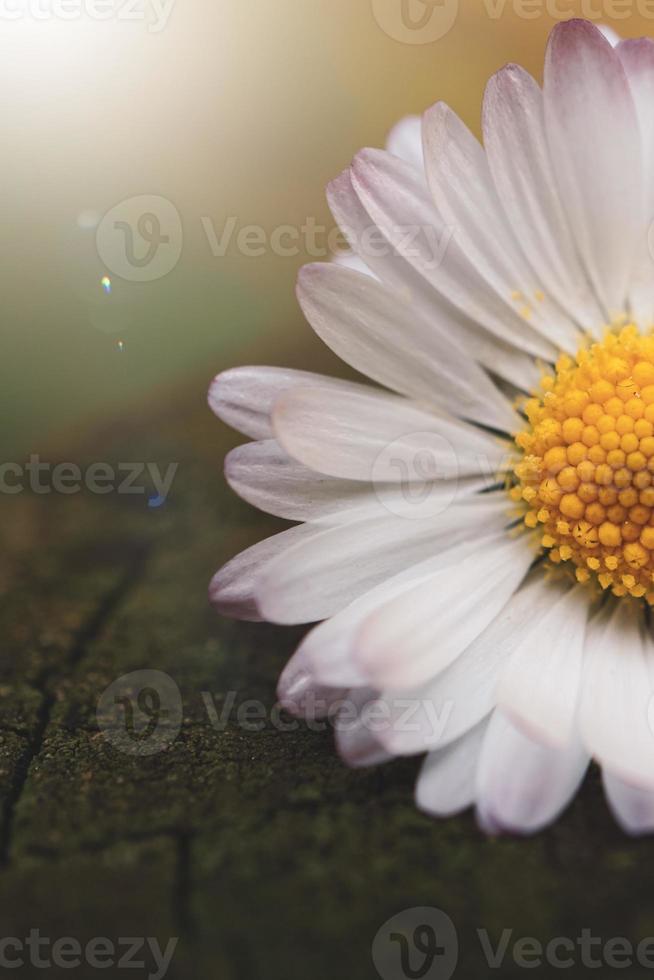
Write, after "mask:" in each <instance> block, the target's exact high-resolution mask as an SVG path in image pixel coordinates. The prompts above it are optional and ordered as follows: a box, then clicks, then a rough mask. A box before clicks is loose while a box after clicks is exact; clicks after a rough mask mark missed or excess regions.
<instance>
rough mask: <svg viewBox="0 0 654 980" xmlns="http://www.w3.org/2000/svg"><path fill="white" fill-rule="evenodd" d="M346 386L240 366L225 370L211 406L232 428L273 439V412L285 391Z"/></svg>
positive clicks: (302, 374) (284, 371) (286, 370)
mask: <svg viewBox="0 0 654 980" xmlns="http://www.w3.org/2000/svg"><path fill="white" fill-rule="evenodd" d="M308 384H309V385H321V386H325V387H326V386H328V385H336V386H339V385H345V386H346V387H347V382H346V381H339V380H338V379H336V378H326V377H324V376H323V375H320V374H312V373H311V372H310V371H295V370H294V369H293V368H278V367H237V368H230V370H228V371H223V373H222V374H219V375H218V377H217V378H215V379H214V381H213V382H212V384H211V387H210V388H209V406H210V407H211V409H212V411H213V412H215V414H216V415H217V416H218V418H219V419H222V420H223V422H226V423H227V425H230V426H231V427H232V428H233V429H238V431H239V432H242V433H243V434H244V435H246V436H250V438H252V439H270V438H271V437H272V428H271V425H270V413H271V410H272V406H273V402H274V401H275V399H276V398H278V397H279V395H281V394H282V392H284V391H287V390H288V389H289V388H293V387H294V386H298V385H300V386H301V385H308Z"/></svg>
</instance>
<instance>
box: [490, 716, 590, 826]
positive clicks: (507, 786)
mask: <svg viewBox="0 0 654 980" xmlns="http://www.w3.org/2000/svg"><path fill="white" fill-rule="evenodd" d="M587 767H588V755H587V754H586V753H585V752H584V750H583V749H582V748H581V745H580V743H579V742H578V740H576V739H575V740H574V741H573V742H572V743H571V744H570V745H568V746H566V748H565V749H563V750H560V749H551V748H546V747H545V746H543V745H539V744H538V743H537V742H533V741H531V739H529V738H527V736H526V735H524V734H523V733H522V732H520V731H519V730H518V729H517V728H516V727H515V726H514V725H513V724H512V723H511V722H510V721H509V719H508V718H506V716H505V715H504V714H503V713H502V712H501V711H499V710H498V711H496V712H495V713H494V714H493V716H492V718H491V721H490V725H489V726H488V731H487V733H486V737H485V739H484V744H483V746H482V750H481V757H480V760H479V770H478V777H477V778H478V781H477V817H478V820H479V823H480V826H481V827H482V829H483V830H486V831H487V832H488V833H497V832H500V831H508V832H509V833H517V834H534V833H536V832H537V831H539V830H542V829H543V827H546V826H547V824H549V823H551V822H552V821H553V820H554V819H555V818H556V817H557V816H558V815H559V814H560V813H561V812H562V810H564V809H565V807H566V806H567V805H568V803H569V802H570V800H571V799H572V797H573V796H574V794H575V792H576V791H577V789H578V787H579V785H580V783H581V781H582V779H583V777H584V773H585V772H586V769H587Z"/></svg>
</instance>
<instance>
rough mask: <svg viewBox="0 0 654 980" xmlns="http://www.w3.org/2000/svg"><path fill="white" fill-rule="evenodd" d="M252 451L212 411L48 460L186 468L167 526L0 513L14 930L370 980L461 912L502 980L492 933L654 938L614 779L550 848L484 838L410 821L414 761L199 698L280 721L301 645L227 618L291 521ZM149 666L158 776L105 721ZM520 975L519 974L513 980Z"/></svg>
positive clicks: (257, 973) (187, 972)
mask: <svg viewBox="0 0 654 980" xmlns="http://www.w3.org/2000/svg"><path fill="white" fill-rule="evenodd" d="M238 441H239V440H238V437H237V436H234V435H233V434H230V433H228V432H227V431H226V430H225V429H224V428H223V427H222V426H221V425H220V424H219V423H217V422H216V421H215V420H213V419H212V418H211V417H210V415H209V413H208V411H207V410H206V408H205V407H204V404H203V403H202V402H201V400H200V399H198V402H197V404H196V405H194V406H192V407H190V408H189V407H188V406H184V405H181V406H180V405H171V406H168V407H167V408H166V409H165V410H164V411H162V412H161V413H160V414H159V415H153V416H151V417H150V418H147V419H140V420H135V419H129V420H126V421H123V422H120V421H117V422H116V423H114V424H112V425H108V426H107V427H106V428H104V429H103V430H102V431H99V432H97V433H95V434H94V438H93V440H91V441H90V442H89V443H88V444H87V445H85V446H83V447H82V448H81V449H80V448H79V447H78V448H77V449H76V450H75V451H72V450H70V449H68V455H67V454H66V453H65V452H62V451H60V452H59V453H58V455H57V456H56V457H52V458H53V461H58V460H64V459H66V460H67V459H72V460H77V461H79V462H81V463H84V462H91V461H94V460H98V459H101V460H104V461H109V462H118V461H140V460H143V461H153V462H157V463H159V464H160V465H162V466H166V465H167V464H168V463H170V462H178V463H179V472H178V476H177V479H176V481H175V483H174V486H173V489H172V492H171V495H170V497H169V499H168V501H167V502H166V504H165V505H164V506H163V507H160V508H158V509H153V508H149V507H147V506H146V504H145V501H144V499H143V498H142V497H132V496H119V495H109V496H96V495H93V494H90V493H81V494H78V495H74V496H69V497H67V496H63V495H45V496H37V495H34V494H32V493H29V492H28V493H24V494H20V495H17V496H13V497H3V498H2V500H1V501H0V503H1V506H2V515H3V520H2V531H1V544H2V557H1V558H0V587H1V588H2V614H1V615H2V651H1V660H0V756H1V759H0V796H1V798H2V808H1V825H0V860H1V861H2V865H3V867H2V872H1V874H0V915H1V925H0V937H2V936H15V937H25V936H27V935H28V933H29V931H30V929H34V928H39V929H40V931H41V934H42V935H45V936H49V937H51V938H53V939H55V938H57V937H61V936H73V937H75V938H77V939H78V940H79V941H81V942H85V941H86V940H87V939H90V938H92V937H95V936H106V937H112V938H113V939H114V940H117V939H118V937H124V936H134V937H136V936H157V937H159V939H160V941H161V943H162V945H165V944H166V942H167V941H168V939H169V938H170V937H172V936H180V937H181V942H180V946H179V948H178V950H177V953H176V955H175V958H174V961H173V964H172V966H171V969H170V971H169V973H168V976H169V977H174V978H184V980H190V978H194V977H198V978H208V980H232V978H234V980H236V978H238V980H277V978H280V980H281V978H285V980H308V978H320V980H322V978H325V980H327V978H329V980H331V978H334V977H341V976H342V977H345V978H349V980H365V978H367V977H374V976H376V975H377V974H376V973H375V970H374V968H373V965H372V961H371V952H370V950H371V943H372V940H373V937H374V936H375V934H376V932H377V930H378V928H379V927H380V926H381V925H382V923H383V922H384V921H385V920H386V919H387V918H388V917H389V916H391V915H393V914H394V913H396V912H398V911H400V910H402V909H407V908H412V907H415V906H436V907H438V908H441V909H443V910H444V911H446V912H447V914H448V915H449V916H450V917H451V918H452V920H453V921H454V923H455V926H456V928H457V930H458V933H459V942H460V947H461V949H460V964H459V970H458V973H457V974H456V975H457V976H462V977H465V978H471V977H472V978H474V977H485V976H488V975H489V970H488V967H487V965H486V963H485V962H484V960H483V958H482V957H481V954H480V950H479V943H478V940H477V938H476V929H477V928H485V929H487V930H489V932H490V934H491V936H492V937H494V938H495V939H496V940H497V939H499V937H500V934H501V932H502V930H503V929H507V928H508V929H512V930H514V938H517V937H519V936H521V935H529V936H535V937H538V938H539V939H541V940H542V941H545V942H546V941H547V940H549V939H551V938H552V937H555V936H569V937H572V938H575V937H576V936H578V935H579V930H580V929H581V928H582V927H584V926H586V927H590V928H592V929H593V932H594V934H596V935H599V936H603V937H604V939H608V938H610V937H612V936H626V937H628V938H630V939H631V940H635V941H637V940H639V939H640V938H642V937H643V936H646V935H653V934H654V890H653V888H652V885H651V880H652V871H653V870H654V863H653V859H654V844H653V843H652V842H650V841H631V840H628V839H626V838H625V837H623V835H622V834H621V833H620V832H619V831H618V830H617V829H616V827H615V826H614V824H613V822H612V820H611V818H610V816H609V815H608V813H607V810H606V806H605V804H604V801H603V798H602V793H601V788H600V786H599V782H598V778H597V775H596V774H595V773H593V774H592V775H591V776H590V777H589V780H588V783H587V785H586V786H585V788H584V791H583V793H582V794H581V796H580V797H579V799H578V800H577V801H576V802H575V804H574V805H573V807H572V808H571V810H570V812H569V813H568V814H566V816H565V817H564V819H562V820H561V821H560V822H559V823H558V824H557V825H556V826H555V827H554V828H553V829H551V830H550V831H548V832H547V833H544V834H542V835H540V836H538V837H536V838H535V839H532V840H528V841H514V840H486V839H484V838H483V837H482V836H481V835H480V834H479V833H478V831H477V830H476V827H475V824H474V820H473V819H472V817H471V816H470V815H466V816H464V817H462V818H461V819H458V820H452V821H446V822H437V821H431V820H429V819H427V818H426V817H424V816H422V815H420V814H419V813H418V812H417V811H416V810H415V808H414V806H413V802H412V785H413V780H414V776H415V772H416V768H417V761H415V760H408V761H403V762H398V763H395V764H392V765H389V766H386V767H383V768H380V769H377V770H372V771H366V772H349V771H347V770H346V769H345V768H344V767H343V766H342V764H341V763H340V761H339V759H338V758H337V757H336V754H335V752H334V748H333V744H332V738H331V735H330V734H329V733H328V732H327V733H316V732H312V731H309V730H307V729H306V728H304V727H302V726H300V727H299V729H298V730H297V731H296V732H290V733H289V732H282V731H278V730H277V729H276V728H275V726H274V725H273V724H271V723H267V724H266V725H265V727H264V728H263V730H261V731H245V730H243V727H242V726H240V725H239V724H237V723H236V721H235V718H234V716H233V715H232V718H231V721H230V722H229V724H228V725H227V727H226V728H225V730H224V731H219V730H216V729H215V728H214V727H212V725H211V723H210V721H209V719H208V715H207V710H206V707H205V703H204V700H203V692H209V693H210V694H211V695H212V697H213V698H214V703H215V704H217V705H220V703H221V698H225V697H226V695H227V694H228V692H230V691H233V692H237V694H236V698H237V701H236V704H237V705H238V704H240V703H242V702H245V701H248V700H250V699H259V700H261V701H262V702H263V703H264V704H265V705H267V706H268V707H272V705H273V704H274V700H275V681H276V678H277V675H278V673H279V671H280V669H281V667H282V666H283V664H284V663H285V661H286V659H287V657H288V656H289V654H290V652H291V651H292V649H293V648H294V646H295V645H296V643H297V641H298V638H299V637H300V636H301V635H302V630H298V629H280V628H276V627H271V626H267V625H246V624H238V623H234V622H228V621H224V620H221V619H219V618H218V617H217V616H216V615H215V614H214V613H213V611H212V610H211V609H210V608H209V607H208V605H207V599H206V589H207V583H208V580H209V578H210V576H211V574H212V572H213V571H214V570H215V569H216V568H217V567H218V565H219V564H220V563H222V562H223V561H224V560H225V559H226V558H228V557H230V556H231V555H233V554H234V553H236V552H237V551H238V550H240V549H241V548H242V547H245V546H246V545H247V544H249V543H251V542H253V541H255V540H257V539H259V538H260V537H262V536H264V535H266V534H268V533H272V532H274V531H275V530H276V529H277V528H278V527H279V525H278V524H277V523H276V522H274V521H272V520H270V519H268V518H265V517H262V516H260V515H257V514H256V513H255V512H254V511H253V510H251V509H250V508H249V507H247V506H246V505H245V504H242V503H240V502H239V501H238V500H237V499H236V498H235V497H234V496H233V495H232V494H231V493H230V492H229V491H228V490H227V488H226V487H225V485H224V482H223V479H222V468H221V461H222V457H223V455H224V452H225V450H226V449H227V448H228V447H229V446H230V445H233V444H235V443H236V442H238ZM142 669H150V670H158V671H164V672H166V673H167V674H169V675H170V677H171V678H172V679H173V680H174V681H175V683H176V684H177V685H178V687H179V689H180V692H181V696H182V700H183V705H184V721H183V725H182V727H181V731H180V733H179V735H178V737H177V738H176V739H175V740H174V741H173V742H172V744H170V745H169V747H168V748H167V749H165V750H164V751H160V752H157V753H155V754H153V755H150V756H143V757H140V756H134V755H130V754H126V753H125V752H123V751H121V750H119V749H117V748H115V747H114V746H113V745H112V743H111V741H110V740H109V739H108V738H107V735H106V734H105V733H104V732H103V731H100V730H99V728H98V721H97V715H96V708H97V704H98V699H99V697H100V696H101V694H102V692H103V691H104V690H105V689H106V688H107V686H108V685H110V684H111V683H112V682H114V681H115V680H116V679H117V678H119V677H120V676H122V675H125V674H128V673H130V672H132V671H136V670H142ZM524 972H525V971H524V969H519V968H518V967H517V966H515V965H513V964H512V963H511V962H507V963H506V964H505V965H504V967H503V968H502V970H501V971H500V973H499V974H497V973H496V975H501V976H503V977H504V976H522V975H524ZM532 972H533V971H532ZM535 972H536V974H537V975H543V973H545V972H546V971H535ZM559 972H560V971H559ZM583 972H584V971H583V970H582V968H581V967H579V968H577V969H575V970H573V971H568V974H569V975H574V976H577V975H578V974H580V973H583ZM592 972H593V975H595V976H597V975H601V976H603V975H606V974H604V973H603V972H598V971H592ZM610 972H611V974H612V973H613V971H610ZM623 974H625V971H623ZM650 974H651V971H649V970H644V969H642V970H641V969H638V968H634V969H632V970H630V971H627V975H628V976H630V977H632V976H633V977H638V976H649V975H650ZM13 975H16V976H19V975H26V976H28V975H30V974H29V972H28V970H27V968H26V969H25V971H20V970H17V971H13ZM38 975H46V974H45V973H44V972H43V971H40V972H39V973H38ZM47 975H49V976H59V975H61V976H67V977H71V976H84V977H85V980H87V978H88V977H92V976H95V975H103V974H102V972H100V971H94V970H88V971H86V972H84V971H79V970H77V971H76V970H70V969H68V970H61V971H60V972H57V970H56V969H53V970H51V971H49V972H48V974H47ZM104 975H105V976H107V975H110V976H113V975H116V976H120V975H122V974H121V971H118V972H117V973H115V974H114V973H111V972H109V973H107V972H104ZM127 975H128V976H134V977H138V976H146V975H147V972H146V971H137V970H132V971H131V972H130V973H128V974H127Z"/></svg>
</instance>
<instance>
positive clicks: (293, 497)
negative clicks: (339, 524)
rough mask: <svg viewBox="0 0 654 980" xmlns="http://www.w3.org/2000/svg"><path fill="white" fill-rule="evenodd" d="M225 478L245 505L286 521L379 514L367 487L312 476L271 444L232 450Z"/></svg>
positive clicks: (327, 477)
mask: <svg viewBox="0 0 654 980" xmlns="http://www.w3.org/2000/svg"><path fill="white" fill-rule="evenodd" d="M225 476H226V478H227V481H228V483H229V485H230V487H231V488H232V490H234V491H235V493H237V494H238V495H239V496H240V497H242V498H243V499H244V500H247V501H248V503H250V504H253V506H255V507H258V508H259V510H263V511H266V513H268V514H274V515H275V516H276V517H284V518H286V519H287V520H290V521H307V520H314V521H315V520H320V519H323V518H327V517H330V516H332V515H334V514H338V513H339V512H344V511H350V510H355V509H361V510H362V511H364V512H365V511H381V504H380V503H379V501H378V499H377V497H376V496H375V493H374V491H373V489H372V487H371V486H370V484H368V483H356V482H353V481H349V480H339V479H336V478H334V477H329V476H324V475H323V474H321V473H314V471H313V470H309V469H307V467H306V466H303V465H302V464H301V463H298V462H296V460H294V459H291V458H290V457H289V456H288V454H287V453H286V452H285V451H284V450H283V449H282V448H281V446H280V445H279V443H277V442H275V440H274V439H268V440H265V441H263V442H249V443H247V444H246V445H245V446H239V447H238V448H237V449H233V450H232V451H231V452H230V453H228V455H227V457H226V459H225Z"/></svg>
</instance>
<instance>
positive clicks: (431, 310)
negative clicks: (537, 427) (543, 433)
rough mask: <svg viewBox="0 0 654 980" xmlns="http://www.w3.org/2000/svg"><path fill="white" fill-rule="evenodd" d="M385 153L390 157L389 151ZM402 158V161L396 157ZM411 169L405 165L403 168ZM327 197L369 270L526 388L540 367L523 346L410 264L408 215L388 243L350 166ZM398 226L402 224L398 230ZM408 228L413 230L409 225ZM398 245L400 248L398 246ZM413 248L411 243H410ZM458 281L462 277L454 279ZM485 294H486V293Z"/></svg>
mask: <svg viewBox="0 0 654 980" xmlns="http://www.w3.org/2000/svg"><path fill="white" fill-rule="evenodd" d="M389 159H391V160H392V159H393V158H392V157H390V155H389ZM400 163H401V161H400ZM407 171H408V173H409V174H411V173H412V169H411V168H410V167H406V165H405V171H404V172H405V173H406V172H407ZM412 179H413V180H414V182H415V174H413V178H412ZM327 199H328V202H329V206H330V208H331V211H332V214H333V215H334V218H335V219H336V221H337V222H338V225H339V226H340V228H341V229H342V230H343V232H344V233H345V235H346V236H347V238H348V240H349V242H350V244H351V246H352V248H353V249H355V251H356V252H357V254H359V253H362V254H365V260H364V259H361V261H362V262H363V264H364V265H365V266H366V267H369V268H370V270H371V274H373V275H375V276H376V277H377V278H378V279H380V280H381V281H382V282H384V283H386V284H387V285H388V286H390V287H391V288H392V289H394V290H395V291H396V292H397V294H398V296H399V298H400V299H401V300H402V301H403V302H405V303H406V304H407V306H411V307H412V308H414V309H416V310H417V309H419V310H420V312H421V313H422V314H423V317H424V318H425V319H426V320H428V321H429V322H430V323H432V322H434V323H436V324H437V325H438V327H439V329H440V330H441V331H444V332H446V333H447V335H449V336H452V337H453V338H456V341H457V343H458V342H459V341H460V342H461V344H462V346H464V347H465V350H466V351H467V352H468V353H469V354H470V355H471V356H472V357H474V358H475V359H476V360H478V361H479V362H480V363H481V364H483V365H484V366H485V367H487V368H489V369H490V370H492V371H493V372H494V373H495V374H497V375H498V376H499V377H501V378H504V379H505V380H507V381H510V382H511V383H513V384H514V385H515V386H516V387H518V388H522V389H523V390H524V391H529V390H531V389H532V388H533V387H534V386H535V385H536V384H538V380H539V372H538V370H537V369H536V365H535V364H534V362H533V359H532V358H531V357H530V356H529V355H528V354H527V353H525V352H524V351H523V350H518V348H517V347H515V346H514V345H513V344H507V343H503V342H502V341H500V340H499V339H498V337H497V336H496V335H495V334H494V333H492V332H489V331H487V330H486V329H484V328H483V327H481V326H480V325H479V324H478V323H476V322H475V321H474V320H472V319H470V318H469V317H466V316H464V315H463V314H462V313H460V312H459V311H457V310H456V309H455V307H454V306H452V304H450V303H449V301H447V300H446V299H445V298H444V297H443V296H441V295H440V294H439V293H438V292H436V290H435V289H434V288H433V286H432V285H431V283H430V282H428V281H427V279H425V278H424V276H423V275H422V274H421V273H420V272H418V271H416V269H414V268H413V266H412V265H411V263H410V262H409V261H408V259H407V258H406V257H405V256H404V255H403V254H402V243H403V242H404V249H405V250H406V248H407V246H406V225H407V220H408V219H407V218H406V217H405V218H404V219H403V224H402V226H401V228H400V229H398V228H397V227H394V226H393V225H391V231H394V232H395V235H401V239H402V241H400V242H396V244H393V243H392V242H391V241H389V240H388V238H386V237H385V236H384V235H382V233H381V231H380V230H379V229H378V228H377V226H376V223H375V221H374V220H373V218H372V217H371V216H370V214H368V212H367V210H366V209H365V207H364V206H363V204H362V203H361V200H360V199H359V196H358V195H357V193H356V191H355V189H354V187H353V185H352V171H351V169H348V170H345V171H344V172H343V173H342V174H341V175H340V176H339V177H337V178H336V180H334V181H332V183H331V184H330V185H329V187H328V189H327ZM422 204H425V206H426V207H427V208H428V209H430V211H431V210H433V204H432V203H431V200H430V198H429V196H428V194H427V193H426V191H425V190H424V189H423V191H422V193H421V206H422ZM420 222H421V224H420V226H419V228H422V226H423V225H424V224H425V216H424V214H422V215H421V217H420ZM402 228H404V229H405V231H404V233H402V230H401V229H402ZM410 234H413V232H412V231H411V232H410ZM398 249H399V250H398ZM410 251H412V252H413V249H412V248H410ZM459 285H460V286H463V284H462V283H459ZM468 295H469V291H466V290H465V289H464V288H462V290H461V302H463V303H465V302H468V300H467V299H466V297H467V296H468ZM485 299H486V298H485ZM487 305H488V304H487V303H486V301H485V302H484V303H483V304H481V305H479V312H480V314H481V313H483V311H484V310H485V309H487ZM498 323H499V328H500V333H501V332H503V330H504V312H502V318H501V319H500V321H498Z"/></svg>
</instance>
